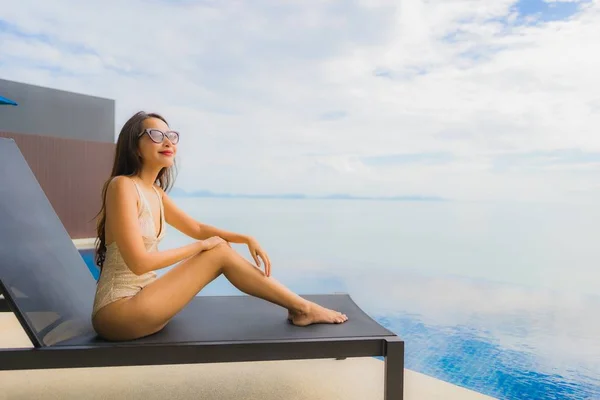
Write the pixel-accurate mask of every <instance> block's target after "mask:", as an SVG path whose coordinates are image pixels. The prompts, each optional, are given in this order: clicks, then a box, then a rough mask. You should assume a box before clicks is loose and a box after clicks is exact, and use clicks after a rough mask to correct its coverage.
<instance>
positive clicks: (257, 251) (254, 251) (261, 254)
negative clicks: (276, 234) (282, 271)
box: [246, 238, 271, 276]
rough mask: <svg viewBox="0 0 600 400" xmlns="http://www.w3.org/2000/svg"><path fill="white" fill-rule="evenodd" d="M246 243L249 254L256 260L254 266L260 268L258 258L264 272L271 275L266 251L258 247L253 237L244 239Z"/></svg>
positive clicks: (269, 261)
mask: <svg viewBox="0 0 600 400" xmlns="http://www.w3.org/2000/svg"><path fill="white" fill-rule="evenodd" d="M246 244H247V245H248V250H249V251H250V255H251V256H252V258H253V259H254V262H256V266H257V267H259V268H260V260H262V263H263V265H264V267H265V274H266V275H267V276H271V260H269V256H267V253H266V252H265V251H264V250H263V249H262V248H261V247H260V245H259V244H258V242H257V241H256V239H254V238H248V239H246Z"/></svg>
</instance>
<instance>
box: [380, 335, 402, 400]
mask: <svg viewBox="0 0 600 400" xmlns="http://www.w3.org/2000/svg"><path fill="white" fill-rule="evenodd" d="M384 379H385V388H384V399H385V400H403V399H404V341H403V340H401V339H400V338H398V337H392V338H389V339H385V378H384Z"/></svg>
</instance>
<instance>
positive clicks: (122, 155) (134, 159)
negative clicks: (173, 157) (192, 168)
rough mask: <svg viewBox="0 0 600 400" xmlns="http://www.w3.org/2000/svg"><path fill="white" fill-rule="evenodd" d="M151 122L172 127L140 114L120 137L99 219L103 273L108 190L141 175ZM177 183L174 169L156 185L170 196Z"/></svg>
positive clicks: (166, 170)
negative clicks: (119, 179)
mask: <svg viewBox="0 0 600 400" xmlns="http://www.w3.org/2000/svg"><path fill="white" fill-rule="evenodd" d="M148 118H158V119H160V120H162V121H163V122H164V123H165V124H167V125H168V123H167V121H166V120H165V119H164V118H163V117H162V116H160V115H158V114H156V113H146V112H144V111H139V112H137V113H135V114H134V115H133V116H132V117H131V118H129V120H128V121H127V122H125V125H123V128H121V132H120V133H119V138H118V139H117V148H116V150H115V158H114V162H113V167H112V172H111V173H110V177H109V178H108V179H107V180H106V182H105V183H104V186H103V188H102V208H101V209H100V212H99V213H98V215H96V218H97V217H100V218H99V219H98V223H97V225H96V231H97V234H98V237H97V239H96V265H97V266H98V267H100V269H102V266H103V265H104V260H105V258H106V236H105V229H104V228H105V226H106V190H107V188H108V184H109V183H110V181H111V180H112V179H113V178H114V177H115V176H120V175H125V176H132V175H136V174H137V173H138V172H140V170H141V168H142V158H141V156H140V152H139V133H140V132H141V131H142V129H143V126H142V123H143V122H144V121H145V120H146V119H148ZM174 180H175V171H174V168H172V167H170V168H162V169H161V170H160V172H159V173H158V176H157V178H156V182H155V183H157V184H158V185H159V186H160V187H161V188H162V189H163V190H164V191H165V192H167V191H168V190H169V189H170V188H171V186H172V184H173V182H174Z"/></svg>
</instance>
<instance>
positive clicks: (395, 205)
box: [161, 197, 600, 400]
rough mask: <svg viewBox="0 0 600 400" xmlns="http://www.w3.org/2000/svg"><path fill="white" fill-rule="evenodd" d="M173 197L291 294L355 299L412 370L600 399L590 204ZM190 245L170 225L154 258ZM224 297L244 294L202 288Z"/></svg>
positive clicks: (519, 394)
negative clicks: (225, 234)
mask: <svg viewBox="0 0 600 400" xmlns="http://www.w3.org/2000/svg"><path fill="white" fill-rule="evenodd" d="M173 200H174V201H175V202H176V204H177V205H178V206H179V207H181V208H182V209H183V210H184V211H186V212H187V213H189V214H190V215H191V216H192V217H193V218H195V219H197V220H198V221H201V222H203V223H207V224H210V225H214V226H217V227H219V228H221V229H225V230H230V231H234V232H238V233H243V234H248V235H251V236H253V237H255V238H256V239H257V240H258V241H259V242H260V244H261V246H262V247H263V249H264V250H265V251H266V252H267V253H268V254H269V257H270V259H271V263H272V274H273V277H275V278H276V279H277V280H279V281H280V282H282V283H283V284H285V285H286V286H288V287H289V288H290V289H292V290H294V291H295V292H297V293H299V294H314V293H336V292H343V293H348V294H350V295H351V296H352V298H353V299H354V301H355V302H356V303H357V304H358V305H359V306H360V307H361V308H362V309H363V310H364V311H366V312H367V313H368V314H369V315H370V316H371V317H372V318H374V319H375V320H377V321H378V322H379V323H381V324H382V325H383V326H385V327H386V328H388V329H390V330H392V331H394V332H395V333H396V334H398V335H399V336H401V337H402V338H403V339H404V340H405V345H406V368H408V369H411V370H414V371H417V372H420V373H423V374H426V375H429V376H432V377H434V378H437V379H440V380H443V381H446V382H450V383H453V384H456V385H459V386H462V387H465V388H468V389H472V390H475V391H478V392H480V393H483V394H487V395H490V396H493V397H495V398H498V399H519V400H524V399H535V400H545V399H586V400H588V399H600V266H599V261H600V245H598V241H599V239H600V208H598V207H594V206H581V205H577V206H572V205H568V204H546V203H539V204H538V203H509V202H504V203H498V202H461V201H387V200H351V199H350V200H337V199H332V200H328V199H325V200H324V199H247V198H202V197H173ZM192 240H193V239H190V238H188V237H186V236H185V235H183V234H181V233H180V232H178V231H177V230H175V229H174V228H172V227H168V231H167V235H166V237H165V239H164V240H163V242H162V244H161V249H164V250H166V249H169V248H174V247H177V246H181V245H184V244H187V243H190V242H191V241H192ZM234 248H235V249H236V250H237V251H239V252H240V254H242V255H243V256H245V257H246V258H247V259H248V260H251V257H250V255H249V253H248V250H247V248H246V247H245V246H243V245H234ZM221 294H241V292H239V291H238V290H237V289H236V288H235V287H233V286H232V285H231V284H230V283H229V282H228V281H227V280H226V279H225V278H224V277H219V278H218V279H217V280H216V281H214V282H212V283H211V284H210V285H209V286H207V287H206V288H205V289H203V291H202V293H200V295H221Z"/></svg>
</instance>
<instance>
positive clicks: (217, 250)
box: [200, 242, 233, 261]
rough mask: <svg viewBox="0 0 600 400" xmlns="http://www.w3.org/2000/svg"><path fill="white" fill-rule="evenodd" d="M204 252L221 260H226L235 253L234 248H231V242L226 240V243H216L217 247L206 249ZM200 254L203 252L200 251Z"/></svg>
mask: <svg viewBox="0 0 600 400" xmlns="http://www.w3.org/2000/svg"><path fill="white" fill-rule="evenodd" d="M203 253H206V254H207V255H209V256H211V257H215V258H217V259H219V260H221V261H225V260H227V259H229V257H230V256H231V254H232V253H233V249H232V248H231V246H230V245H229V243H227V242H224V243H220V244H218V245H216V246H215V247H213V248H211V249H209V250H206V251H204V252H203ZM200 254H202V253H200Z"/></svg>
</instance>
